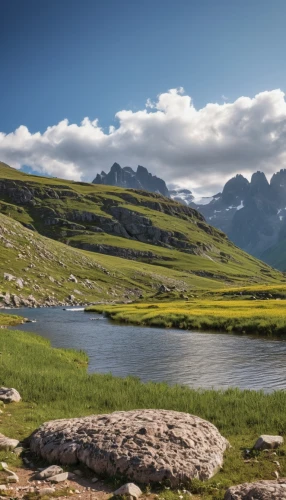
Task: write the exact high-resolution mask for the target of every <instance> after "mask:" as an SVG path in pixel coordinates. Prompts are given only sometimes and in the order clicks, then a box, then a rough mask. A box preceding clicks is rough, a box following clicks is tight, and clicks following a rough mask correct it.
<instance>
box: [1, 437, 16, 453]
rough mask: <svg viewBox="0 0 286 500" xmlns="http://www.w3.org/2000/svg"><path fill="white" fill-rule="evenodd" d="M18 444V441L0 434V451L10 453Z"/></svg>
mask: <svg viewBox="0 0 286 500" xmlns="http://www.w3.org/2000/svg"><path fill="white" fill-rule="evenodd" d="M18 444H19V441H18V440H17V439H11V438H8V437H6V436H4V434H0V451H12V450H14V449H15V448H16V447H17V446H18Z"/></svg>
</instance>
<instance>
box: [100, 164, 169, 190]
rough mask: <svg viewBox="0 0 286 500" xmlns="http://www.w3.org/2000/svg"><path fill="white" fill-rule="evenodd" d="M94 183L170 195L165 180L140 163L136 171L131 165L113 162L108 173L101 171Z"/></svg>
mask: <svg viewBox="0 0 286 500" xmlns="http://www.w3.org/2000/svg"><path fill="white" fill-rule="evenodd" d="M92 183H93V184H104V185H108V186H118V187H123V188H133V189H143V190H145V191H150V192H151V193H160V194H162V195H163V196H167V197H168V198H169V197H170V193H169V191H168V188H167V186H166V183H165V181H163V179H160V178H159V177H156V175H152V174H151V173H150V172H148V170H147V168H145V167H142V166H141V165H138V167H137V171H136V172H135V171H134V170H133V169H132V168H131V167H123V168H122V167H121V166H120V165H119V163H113V165H112V167H111V169H110V171H109V172H108V174H106V173H105V172H103V171H102V172H101V174H97V176H96V177H95V179H94V180H93V181H92Z"/></svg>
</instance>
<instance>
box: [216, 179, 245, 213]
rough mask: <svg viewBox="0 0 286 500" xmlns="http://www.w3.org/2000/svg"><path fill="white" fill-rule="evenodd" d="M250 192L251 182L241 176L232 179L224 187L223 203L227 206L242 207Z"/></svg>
mask: <svg viewBox="0 0 286 500" xmlns="http://www.w3.org/2000/svg"><path fill="white" fill-rule="evenodd" d="M248 191H249V182H248V180H247V179H246V178H245V177H243V175H241V174H237V175H236V176H235V177H232V178H231V179H230V180H229V181H228V182H227V183H226V184H225V186H224V188H223V192H222V201H223V203H224V204H225V205H234V206H238V205H240V203H241V201H242V200H244V199H245V197H246V196H247V193H248Z"/></svg>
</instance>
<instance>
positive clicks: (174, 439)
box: [30, 410, 228, 486]
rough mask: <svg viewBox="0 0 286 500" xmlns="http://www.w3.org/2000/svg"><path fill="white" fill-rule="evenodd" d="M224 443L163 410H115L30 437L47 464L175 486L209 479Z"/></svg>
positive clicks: (194, 420)
mask: <svg viewBox="0 0 286 500" xmlns="http://www.w3.org/2000/svg"><path fill="white" fill-rule="evenodd" d="M227 447H228V442H227V440H226V439H225V438H224V437H223V436H221V434H220V433H219V431H218V429H217V428H216V427H215V426H214V425H213V424H211V423H210V422H207V421H206V420H203V419H201V418H199V417H195V416H193V415H189V414H187V413H179V412H176V411H167V410H135V411H127V412H124V411H119V412H114V413H111V414H108V415H91V416H88V417H84V418H74V419H69V420H54V421H50V422H46V423H44V424H43V425H42V426H41V427H40V428H39V429H37V430H36V431H35V432H34V433H33V434H32V436H31V439H30V448H31V450H32V451H33V452H35V453H36V454H37V455H39V456H41V457H42V458H44V459H45V460H48V461H49V462H54V461H57V462H60V463H61V464H66V465H67V464H74V463H77V462H81V463H83V464H85V465H87V466H88V467H89V468H90V469H92V470H94V471H95V472H96V473H97V474H108V475H115V474H120V475H123V476H125V477H127V478H128V479H130V480H133V481H138V482H139V483H150V482H153V483H154V482H161V481H163V480H168V481H169V483H170V484H171V486H176V485H178V484H180V483H182V482H184V481H188V480H190V479H193V478H198V479H201V480H203V479H208V478H210V477H212V476H213V475H214V474H215V473H216V472H217V470H218V469H219V468H220V467H221V466H222V463H223V453H224V451H225V449H226V448H227Z"/></svg>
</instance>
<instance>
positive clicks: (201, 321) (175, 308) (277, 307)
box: [86, 295, 286, 337]
mask: <svg viewBox="0 0 286 500" xmlns="http://www.w3.org/2000/svg"><path fill="white" fill-rule="evenodd" d="M86 311H95V312H100V313H102V312H104V313H105V314H106V315H107V316H108V317H109V318H111V319H112V320H114V321H117V322H126V323H132V324H135V325H146V326H157V327H166V328H170V327H175V328H182V329H193V330H218V331H226V332H235V333H240V334H254V335H264V336H276V337H286V308H285V301H282V300H253V301H250V300H242V299H240V298H239V299H228V300H223V299H222V298H221V297H220V295H218V296H217V298H216V299H214V298H212V299H211V300H210V299H204V298H199V299H191V300H188V301H186V300H184V301H182V300H176V301H166V302H165V301H164V302H162V301H156V300H153V301H152V303H150V302H147V303H143V302H141V303H132V304H121V305H116V306H110V305H99V306H90V307H87V308H86Z"/></svg>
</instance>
